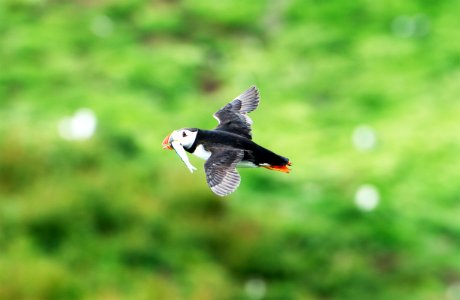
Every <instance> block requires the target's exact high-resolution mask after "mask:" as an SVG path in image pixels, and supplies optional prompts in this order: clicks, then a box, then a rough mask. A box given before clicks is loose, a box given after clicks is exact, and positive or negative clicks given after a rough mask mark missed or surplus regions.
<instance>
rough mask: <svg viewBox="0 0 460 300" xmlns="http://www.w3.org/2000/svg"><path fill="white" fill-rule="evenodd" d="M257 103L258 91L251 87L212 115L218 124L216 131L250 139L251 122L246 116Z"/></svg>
mask: <svg viewBox="0 0 460 300" xmlns="http://www.w3.org/2000/svg"><path fill="white" fill-rule="evenodd" d="M259 101H260V95H259V91H258V90H257V88H256V87H255V86H251V87H250V88H249V89H247V90H246V91H245V92H243V93H242V94H241V95H239V96H238V97H236V98H235V99H234V100H233V101H232V102H230V103H228V104H227V105H225V106H224V107H223V108H222V109H220V110H219V111H217V112H216V113H215V114H214V118H216V119H217V121H218V122H219V125H218V126H217V127H216V130H222V131H228V132H232V133H236V134H238V135H242V136H244V137H247V138H249V139H252V130H251V125H252V120H251V118H250V117H249V116H248V115H247V114H248V113H250V112H252V111H254V110H255V109H256V108H257V106H258V105H259Z"/></svg>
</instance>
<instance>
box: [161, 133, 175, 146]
mask: <svg viewBox="0 0 460 300" xmlns="http://www.w3.org/2000/svg"><path fill="white" fill-rule="evenodd" d="M170 136H171V135H170V134H169V135H168V136H167V137H165V139H164V140H163V143H162V144H161V145H162V146H163V149H168V150H172V149H173V148H172V147H171V143H170V142H169V137H170Z"/></svg>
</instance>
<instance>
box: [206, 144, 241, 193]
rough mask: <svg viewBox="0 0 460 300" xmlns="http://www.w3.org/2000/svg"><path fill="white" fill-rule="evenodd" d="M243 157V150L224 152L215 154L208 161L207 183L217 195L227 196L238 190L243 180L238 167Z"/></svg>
mask: <svg viewBox="0 0 460 300" xmlns="http://www.w3.org/2000/svg"><path fill="white" fill-rule="evenodd" d="M243 156H244V151H243V150H222V151H217V152H214V153H213V154H212V155H211V156H210V157H209V159H208V160H207V161H206V163H205V164H204V169H205V172H206V181H207V182H208V185H209V187H210V188H211V190H212V191H213V192H214V193H215V194H216V195H218V196H226V195H228V194H230V193H233V192H234V191H235V190H236V189H237V188H238V186H239V185H240V181H241V178H240V174H239V173H238V171H237V170H236V165H237V164H238V163H239V162H240V161H241V160H242V159H243Z"/></svg>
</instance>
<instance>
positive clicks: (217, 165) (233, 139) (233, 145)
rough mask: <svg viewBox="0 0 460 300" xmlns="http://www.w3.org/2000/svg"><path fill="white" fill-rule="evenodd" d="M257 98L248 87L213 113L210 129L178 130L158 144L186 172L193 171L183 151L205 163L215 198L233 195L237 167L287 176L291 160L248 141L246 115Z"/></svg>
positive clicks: (249, 120)
mask: <svg viewBox="0 0 460 300" xmlns="http://www.w3.org/2000/svg"><path fill="white" fill-rule="evenodd" d="M259 101H260V95H259V91H258V89H257V88H256V87H255V86H251V87H250V88H249V89H247V90H246V91H245V92H243V93H242V94H241V95H239V96H238V97H236V98H235V99H234V100H233V101H231V102H230V103H228V104H227V105H225V106H224V107H223V108H221V109H220V110H218V111H217V112H216V113H215V114H214V118H215V119H217V121H218V122H219V124H218V126H217V127H216V128H214V129H212V130H204V129H198V128H182V129H178V130H174V131H173V132H172V133H171V134H169V135H168V136H166V137H165V138H164V140H163V142H162V146H163V149H168V150H175V151H176V153H177V154H178V155H179V157H180V158H181V159H182V161H183V162H184V163H185V165H186V166H187V168H188V169H189V170H190V172H192V173H193V171H194V170H196V168H195V167H194V166H193V165H192V164H191V163H190V161H189V160H188V156H187V154H186V152H188V153H191V154H193V155H195V156H197V157H199V158H201V159H204V160H205V163H204V170H205V173H206V181H207V183H208V186H209V187H210V188H211V190H212V191H213V192H214V193H215V194H216V195H218V196H227V195H229V194H231V193H233V192H234V191H235V190H236V189H237V188H238V186H239V185H240V181H241V178H240V174H239V173H238V171H237V169H236V168H238V167H246V168H259V167H263V168H265V169H268V170H273V171H280V172H284V173H289V172H290V171H291V169H290V168H289V166H291V165H292V164H291V161H290V160H289V159H288V158H286V157H284V156H281V155H278V154H276V153H274V152H272V151H270V150H268V149H267V148H264V147H262V146H260V145H258V144H257V143H255V142H254V141H253V140H252V129H251V125H252V120H251V118H250V117H249V116H248V114H249V113H250V112H252V111H254V110H255V109H256V108H257V106H258V105H259Z"/></svg>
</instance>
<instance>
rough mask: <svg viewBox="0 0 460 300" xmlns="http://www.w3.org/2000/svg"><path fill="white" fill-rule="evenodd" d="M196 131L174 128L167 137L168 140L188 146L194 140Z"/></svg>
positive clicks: (190, 145)
mask: <svg viewBox="0 0 460 300" xmlns="http://www.w3.org/2000/svg"><path fill="white" fill-rule="evenodd" d="M197 133H198V132H197V131H190V130H188V129H179V130H174V131H173V133H171V136H170V138H169V139H170V141H178V142H179V143H180V144H181V145H182V147H184V148H190V147H192V145H193V143H194V142H195V139H196V135H197Z"/></svg>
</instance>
